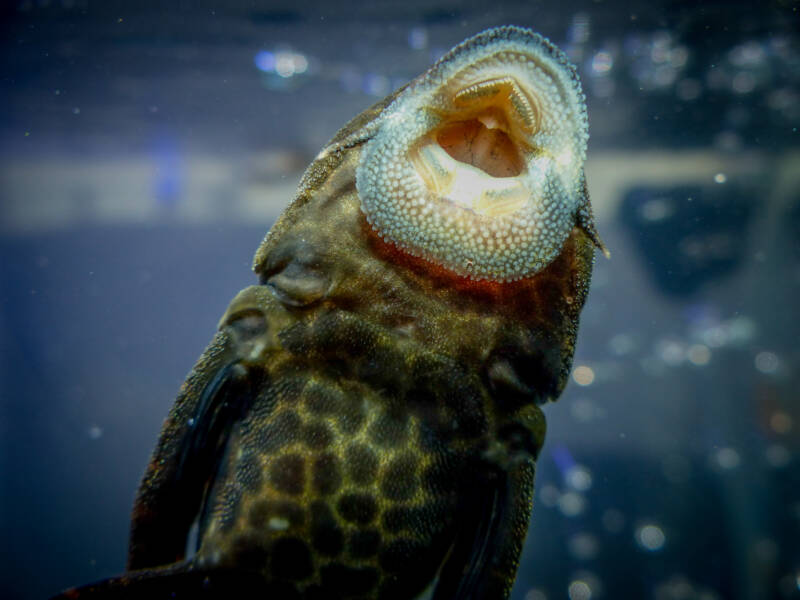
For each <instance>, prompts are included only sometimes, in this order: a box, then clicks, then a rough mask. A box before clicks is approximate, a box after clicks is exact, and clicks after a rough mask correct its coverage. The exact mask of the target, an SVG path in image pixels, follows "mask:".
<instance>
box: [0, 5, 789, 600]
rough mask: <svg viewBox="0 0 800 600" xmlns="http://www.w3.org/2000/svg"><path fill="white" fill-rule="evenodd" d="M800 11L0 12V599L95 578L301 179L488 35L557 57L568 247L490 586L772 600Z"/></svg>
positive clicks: (320, 8)
mask: <svg viewBox="0 0 800 600" xmlns="http://www.w3.org/2000/svg"><path fill="white" fill-rule="evenodd" d="M799 11H800V8H799V7H798V2H796V1H795V0H783V1H775V0H772V1H765V2H760V3H753V2H730V1H725V2H722V1H709V2H703V3H689V2H678V1H673V0H649V1H636V0H629V1H625V0H609V1H600V0H597V1H577V0H562V1H560V2H557V3H553V2H540V1H536V0H534V1H525V2H511V1H509V2H502V1H495V2H491V3H484V2H469V1H468V2H461V1H456V0H431V1H421V0H406V1H404V2H402V3H400V2H398V3H387V2H372V3H356V2H350V1H348V0H341V1H339V2H337V3H332V2H306V3H300V2H289V1H278V2H250V1H244V0H232V1H228V2H225V3H218V2H212V1H202V0H199V1H196V2H189V1H184V0H181V1H175V2H160V1H156V0H139V1H137V2H118V1H105V2H93V1H90V0H23V1H17V2H5V3H3V4H2V5H1V6H0V32H1V34H0V45H1V46H2V52H0V597H2V598H9V599H12V598H19V599H23V598H24V599H27V598H42V597H46V596H47V595H48V594H51V593H54V592H56V591H57V590H59V589H61V588H63V587H65V586H68V585H74V584H78V583H85V582H88V581H90V580H95V579H98V578H101V577H106V576H109V575H112V574H115V573H118V572H120V571H121V570H122V569H123V568H124V564H125V551H126V543H127V533H128V518H129V511H130V508H131V503H132V499H133V494H134V490H135V488H136V486H137V485H138V482H139V478H140V476H141V474H142V472H143V469H144V466H145V464H146V461H147V459H148V456H149V453H150V451H151V449H152V447H153V445H154V443H155V440H156V437H157V435H158V432H159V428H160V424H161V421H162V419H163V418H164V417H165V416H166V414H167V411H168V409H169V407H170V405H171V403H172V400H173V398H174V396H175V393H176V392H177V390H178V388H179V386H180V384H181V382H182V380H183V377H184V376H185V374H186V373H187V371H188V370H189V369H190V367H191V365H192V364H193V363H194V361H195V360H196V358H197V357H198V356H199V354H200V353H201V351H202V350H203V348H204V347H205V344H206V343H207V342H208V340H209V339H210V338H211V336H212V334H213V331H214V330H215V327H216V323H217V320H218V318H219V317H220V315H221V314H222V312H223V310H224V309H225V307H226V306H227V303H228V301H229V300H230V299H231V298H232V297H233V295H234V294H235V293H236V292H237V291H238V290H239V289H241V288H243V287H245V286H246V285H249V284H252V283H254V282H255V278H254V276H253V275H252V273H251V272H250V270H249V266H250V260H251V257H252V254H253V252H254V251H255V248H256V246H257V245H258V243H259V241H260V240H261V238H262V236H263V235H264V233H265V232H266V231H267V229H268V228H269V226H270V224H271V223H272V222H273V220H274V219H275V217H276V216H277V215H278V214H279V212H280V211H281V210H282V209H283V207H284V206H285V205H286V204H287V203H288V202H289V200H290V199H291V197H292V194H293V189H294V186H295V185H296V183H297V181H298V179H299V176H300V173H301V170H302V169H303V167H304V166H305V165H306V164H307V163H308V162H309V161H310V160H311V158H312V157H313V156H314V154H315V153H316V152H317V151H318V150H319V149H320V147H321V146H322V145H323V144H324V143H325V141H326V140H327V139H328V138H329V137H330V136H331V135H333V133H334V132H335V131H336V130H337V129H338V128H339V127H340V126H341V125H342V124H343V123H345V122H346V121H347V120H348V119H349V118H350V117H352V116H354V115H355V114H357V113H358V112H360V111H361V110H362V109H363V108H365V107H366V106H368V105H370V104H371V103H372V102H374V101H375V100H377V99H378V98H380V97H382V96H384V95H385V94H387V93H389V92H390V91H392V90H393V89H394V88H396V87H397V86H399V85H401V84H403V83H405V82H406V81H408V80H409V79H410V78H412V77H414V76H415V75H417V74H419V73H420V72H422V71H423V70H424V69H425V68H426V67H427V66H428V65H429V64H430V63H431V62H432V61H434V60H435V59H436V58H438V57H439V56H440V55H441V54H442V53H443V52H444V51H446V50H447V49H449V48H450V47H451V46H452V45H454V44H455V43H457V42H459V41H460V40H462V39H464V38H465V37H467V36H469V35H472V34H474V33H476V32H478V31H480V30H481V29H484V28H486V27H488V26H492V25H498V24H505V23H513V24H517V25H523V26H529V27H532V28H534V29H536V30H537V31H539V32H541V33H543V34H544V35H546V36H548V37H549V38H550V39H551V40H553V41H554V42H555V43H556V44H558V45H559V46H561V47H562V48H563V49H564V50H565V51H566V52H568V54H569V55H570V56H571V57H572V59H573V61H574V62H575V63H576V64H577V65H578V69H579V71H580V73H581V76H582V79H583V83H584V88H585V91H586V93H587V96H588V105H589V117H590V131H591V134H592V138H591V142H590V152H589V160H588V164H587V177H588V182H589V189H590V191H591V193H592V196H593V202H594V206H595V211H596V214H597V220H598V228H599V230H600V232H601V234H602V236H603V238H604V239H605V242H606V244H607V245H608V247H609V248H610V249H611V251H612V255H613V256H612V259H611V260H610V261H608V260H605V259H603V258H600V259H599V260H598V262H597V267H596V271H595V277H594V281H593V285H592V291H591V294H590V296H589V301H588V304H587V307H586V309H585V311H584V313H583V319H582V328H581V332H580V337H579V342H580V343H579V346H578V349H577V353H576V359H575V368H574V372H573V377H572V379H573V380H572V381H571V382H570V384H569V386H568V388H567V391H566V393H565V394H564V396H563V397H562V399H561V400H560V401H559V402H558V403H556V404H554V405H552V406H549V407H547V408H546V412H547V417H548V421H549V431H548V439H547V443H546V445H545V448H544V450H543V452H542V455H541V457H540V461H539V472H538V475H537V490H536V507H535V509H534V513H533V521H532V526H531V530H530V534H529V537H528V540H527V543H526V547H525V552H524V556H523V563H522V566H521V568H520V572H519V577H518V579H517V583H516V586H515V588H514V595H513V598H514V599H515V600H550V599H560V598H569V599H570V600H591V599H601V598H652V599H655V600H687V599H689V600H691V599H698V600H699V599H702V600H715V599H723V598H734V599H748V600H749V599H761V598H764V599H767V598H798V597H800V541H799V538H800V455H799V454H798V450H800V435H799V434H798V432H800V397H799V396H800V392H798V389H800V376H799V375H798V366H800V350H798V338H799V337H800V335H799V334H800V325H798V316H799V314H798V313H800V311H799V310H798V291H800V242H798V239H799V238H800V137H799V136H800V134H799V133H798V127H800V36H799V35H798V31H800V14H799Z"/></svg>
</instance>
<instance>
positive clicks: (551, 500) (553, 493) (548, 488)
mask: <svg viewBox="0 0 800 600" xmlns="http://www.w3.org/2000/svg"><path fill="white" fill-rule="evenodd" d="M538 495H539V501H540V502H541V503H542V504H544V505H545V506H550V507H553V506H555V505H556V504H558V498H559V496H560V495H561V494H560V493H559V491H558V488H557V487H556V486H554V485H553V484H551V483H547V484H545V485H543V486H542V487H541V489H540V490H539V492H538Z"/></svg>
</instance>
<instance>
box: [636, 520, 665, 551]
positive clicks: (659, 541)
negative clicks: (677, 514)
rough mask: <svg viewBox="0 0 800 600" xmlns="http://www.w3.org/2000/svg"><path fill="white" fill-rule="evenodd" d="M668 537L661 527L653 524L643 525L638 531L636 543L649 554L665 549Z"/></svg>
mask: <svg viewBox="0 0 800 600" xmlns="http://www.w3.org/2000/svg"><path fill="white" fill-rule="evenodd" d="M666 540H667V537H666V536H665V535H664V532H663V531H662V530H661V527H659V526H658V525H655V524H653V523H648V524H647V525H642V526H641V527H639V529H637V530H636V542H637V543H638V544H639V545H640V546H641V547H642V548H644V549H645V550H647V551H649V552H658V551H659V550H661V549H662V548H663V547H664V543H665V542H666Z"/></svg>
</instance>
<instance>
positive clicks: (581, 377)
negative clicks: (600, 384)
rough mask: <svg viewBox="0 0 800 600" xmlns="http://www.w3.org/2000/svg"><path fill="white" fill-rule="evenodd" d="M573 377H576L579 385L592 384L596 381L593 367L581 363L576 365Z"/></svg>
mask: <svg viewBox="0 0 800 600" xmlns="http://www.w3.org/2000/svg"><path fill="white" fill-rule="evenodd" d="M572 379H574V380H575V383H577V384H578V385H582V386H587V385H592V382H593V381H594V371H593V370H592V368H591V367H587V366H586V365H580V366H578V367H575V370H574V371H573V372H572Z"/></svg>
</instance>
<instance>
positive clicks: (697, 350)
mask: <svg viewBox="0 0 800 600" xmlns="http://www.w3.org/2000/svg"><path fill="white" fill-rule="evenodd" d="M687 356H688V358H689V362H690V363H692V364H693V365H695V366H698V367H704V366H706V365H707V364H708V363H709V361H710V360H711V350H709V349H708V346H706V345H705V344H694V345H692V346H689V351H688V352H687Z"/></svg>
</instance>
